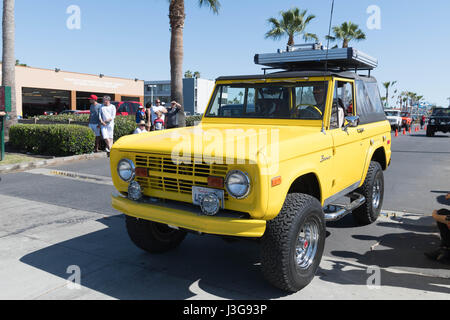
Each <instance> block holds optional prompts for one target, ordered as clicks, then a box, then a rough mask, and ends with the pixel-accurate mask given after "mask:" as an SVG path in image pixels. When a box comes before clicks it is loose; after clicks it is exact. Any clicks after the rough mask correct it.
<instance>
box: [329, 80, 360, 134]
mask: <svg viewBox="0 0 450 320" xmlns="http://www.w3.org/2000/svg"><path fill="white" fill-rule="evenodd" d="M354 105H355V99H354V96H353V84H352V83H351V82H345V81H336V82H335V85H334V96H333V107H332V109H331V120H330V127H331V129H336V128H342V127H343V126H344V121H345V117H346V116H348V115H352V114H353V112H354Z"/></svg>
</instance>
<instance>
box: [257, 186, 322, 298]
mask: <svg viewBox="0 0 450 320" xmlns="http://www.w3.org/2000/svg"><path fill="white" fill-rule="evenodd" d="M325 237H326V226H325V220H324V214H323V210H322V206H321V204H320V202H319V201H318V200H317V199H316V198H314V197H312V196H309V195H306V194H301V193H292V194H288V195H287V197H286V200H285V202H284V204H283V208H282V209H281V212H280V213H279V214H278V216H277V217H276V218H275V219H273V220H271V221H268V222H267V228H266V232H265V234H264V236H263V238H262V240H261V267H262V273H263V275H264V277H265V278H266V279H267V281H268V282H270V283H271V284H272V285H273V286H275V287H277V288H279V289H282V290H285V291H288V292H296V291H299V290H301V289H302V288H304V287H305V286H307V285H308V284H309V283H310V282H311V281H312V279H313V278H314V275H315V274H316V271H317V269H318V267H319V264H320V261H321V259H322V254H323V249H324V246H325Z"/></svg>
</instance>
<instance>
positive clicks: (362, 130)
mask: <svg viewBox="0 0 450 320" xmlns="http://www.w3.org/2000/svg"><path fill="white" fill-rule="evenodd" d="M364 130H366V129H364V128H361V129H358V133H363V132H364Z"/></svg>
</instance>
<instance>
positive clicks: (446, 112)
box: [433, 108, 450, 117]
mask: <svg viewBox="0 0 450 320" xmlns="http://www.w3.org/2000/svg"><path fill="white" fill-rule="evenodd" d="M433 116H435V117H450V108H447V109H434V110H433Z"/></svg>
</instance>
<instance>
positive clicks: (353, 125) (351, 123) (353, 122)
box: [342, 116, 360, 131]
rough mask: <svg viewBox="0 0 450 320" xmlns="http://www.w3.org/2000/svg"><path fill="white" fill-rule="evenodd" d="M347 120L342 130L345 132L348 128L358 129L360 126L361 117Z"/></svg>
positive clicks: (352, 117) (349, 117)
mask: <svg viewBox="0 0 450 320" xmlns="http://www.w3.org/2000/svg"><path fill="white" fill-rule="evenodd" d="M345 120H346V121H347V124H346V125H345V127H343V128H342V130H344V131H347V129H348V128H356V127H357V126H359V120H360V119H359V116H348V117H345Z"/></svg>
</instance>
